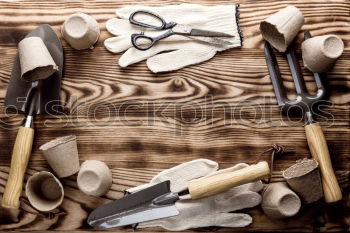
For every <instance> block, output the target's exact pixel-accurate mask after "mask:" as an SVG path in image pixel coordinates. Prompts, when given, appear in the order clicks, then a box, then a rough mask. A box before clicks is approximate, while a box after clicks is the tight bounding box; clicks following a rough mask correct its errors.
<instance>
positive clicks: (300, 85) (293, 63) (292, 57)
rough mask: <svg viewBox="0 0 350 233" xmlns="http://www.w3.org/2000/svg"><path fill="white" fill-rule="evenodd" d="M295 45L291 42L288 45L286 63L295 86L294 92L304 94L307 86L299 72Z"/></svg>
mask: <svg viewBox="0 0 350 233" xmlns="http://www.w3.org/2000/svg"><path fill="white" fill-rule="evenodd" d="M295 50H296V49H295V46H294V44H292V45H291V46H289V48H288V50H287V51H286V57H287V60H288V65H289V68H290V71H291V73H292V78H293V81H294V86H295V92H296V93H297V94H298V95H305V94H307V88H306V85H305V80H304V77H303V74H302V73H301V70H300V67H299V62H298V57H297V55H296V51H295Z"/></svg>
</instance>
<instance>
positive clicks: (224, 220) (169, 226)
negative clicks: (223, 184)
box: [139, 213, 253, 231]
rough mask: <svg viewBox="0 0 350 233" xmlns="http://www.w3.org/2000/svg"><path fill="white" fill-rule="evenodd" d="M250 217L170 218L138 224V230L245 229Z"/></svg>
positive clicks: (221, 215)
mask: <svg viewBox="0 0 350 233" xmlns="http://www.w3.org/2000/svg"><path fill="white" fill-rule="evenodd" d="M252 221H253V220H252V217H251V216H250V215H248V214H241V213H219V214H215V213H212V214H207V215H203V216H201V217H200V218H196V217H195V216H193V218H180V217H177V218H176V217H175V218H174V217H171V218H165V219H160V220H155V221H150V222H144V223H140V224H139V227H140V228H146V227H156V226H160V227H162V228H164V229H166V230H169V231H184V230H187V229H191V228H199V227H210V226H219V227H245V226H248V225H249V224H251V223H252Z"/></svg>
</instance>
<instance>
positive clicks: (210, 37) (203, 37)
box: [172, 24, 234, 46]
mask: <svg viewBox="0 0 350 233" xmlns="http://www.w3.org/2000/svg"><path fill="white" fill-rule="evenodd" d="M172 31H173V32H174V33H175V34H178V35H183V36H188V37H190V38H191V39H194V40H199V41H203V42H206V43H209V44H214V45H221V46H225V45H231V44H232V42H231V41H228V40H227V39H226V40H224V39H223V38H222V37H234V36H233V35H230V34H227V33H223V32H216V31H208V30H201V29H194V28H190V27H188V26H186V25H183V24H177V25H176V26H175V27H173V28H172Z"/></svg>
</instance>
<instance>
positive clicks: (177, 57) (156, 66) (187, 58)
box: [147, 43, 216, 73]
mask: <svg viewBox="0 0 350 233" xmlns="http://www.w3.org/2000/svg"><path fill="white" fill-rule="evenodd" d="M184 48H186V49H184ZM184 48H182V49H179V50H176V51H172V52H168V53H162V54H159V55H157V56H153V57H151V58H149V59H148V60H147V66H148V68H149V69H150V70H151V71H152V72H154V73H158V72H165V71H173V70H178V69H181V68H183V67H185V66H189V65H194V64H198V63H201V62H203V61H207V60H209V59H210V58H212V57H214V56H215V54H216V50H215V49H214V48H213V47H211V46H208V45H203V46H202V45H201V44H198V45H197V43H193V46H192V47H185V46H184Z"/></svg>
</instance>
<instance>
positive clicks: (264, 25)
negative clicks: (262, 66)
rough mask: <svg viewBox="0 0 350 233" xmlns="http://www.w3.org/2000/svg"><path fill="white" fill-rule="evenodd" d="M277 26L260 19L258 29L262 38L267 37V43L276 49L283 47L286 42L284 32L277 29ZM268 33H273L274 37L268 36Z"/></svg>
mask: <svg viewBox="0 0 350 233" xmlns="http://www.w3.org/2000/svg"><path fill="white" fill-rule="evenodd" d="M277 26H278V25H277V24H273V23H271V22H268V21H262V22H260V27H259V29H260V32H261V35H262V36H263V38H269V40H268V41H269V43H270V44H271V45H272V46H273V47H275V48H277V50H280V49H282V48H283V47H286V45H287V43H286V39H285V36H284V34H283V33H282V32H280V31H279V30H278V29H277ZM270 34H273V35H274V37H270ZM265 40H266V39H265Z"/></svg>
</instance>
